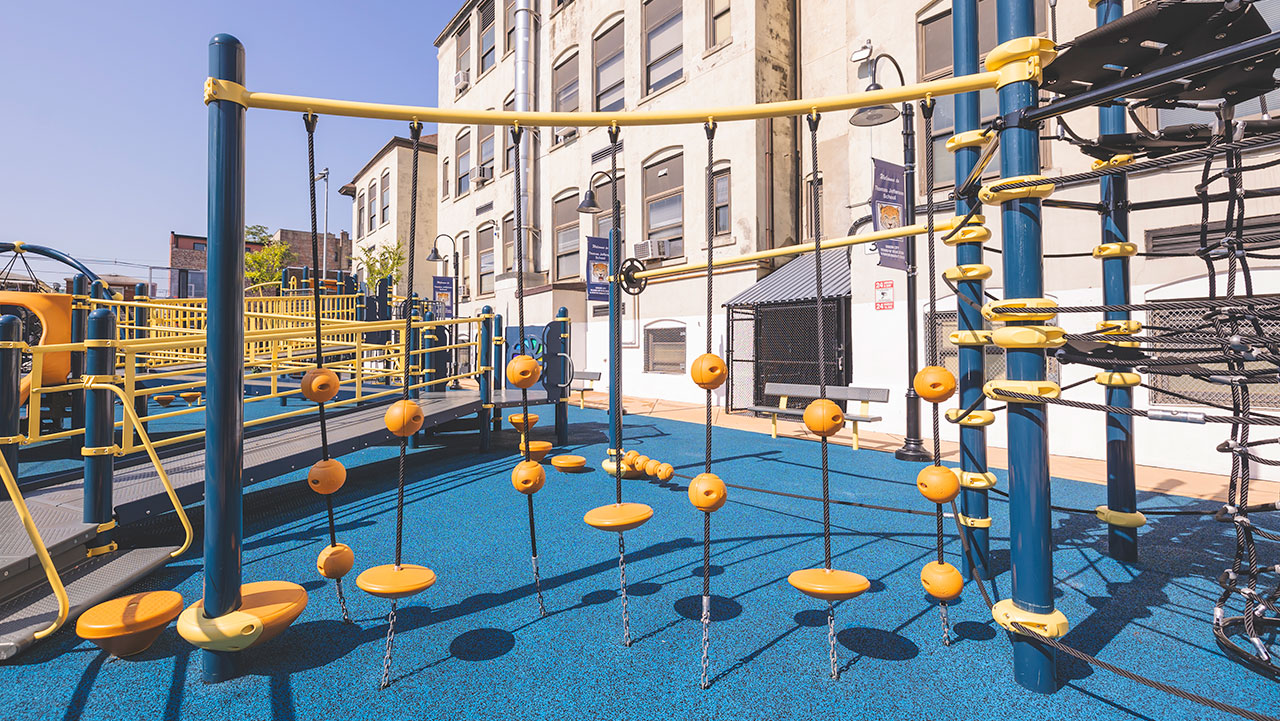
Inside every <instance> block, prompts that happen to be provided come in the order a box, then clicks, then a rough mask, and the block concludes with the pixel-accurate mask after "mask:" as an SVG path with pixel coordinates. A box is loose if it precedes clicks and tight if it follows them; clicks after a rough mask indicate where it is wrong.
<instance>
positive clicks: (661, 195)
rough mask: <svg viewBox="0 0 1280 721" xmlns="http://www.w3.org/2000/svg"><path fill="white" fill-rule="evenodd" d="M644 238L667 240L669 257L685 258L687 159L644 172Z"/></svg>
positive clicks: (665, 162) (674, 159) (679, 157)
mask: <svg viewBox="0 0 1280 721" xmlns="http://www.w3.org/2000/svg"><path fill="white" fill-rule="evenodd" d="M643 182H644V237H645V239H646V240H664V241H666V243H667V257H669V258H676V257H679V256H682V255H684V155H683V154H682V155H677V156H674V157H672V158H668V159H666V160H663V161H660V162H657V163H654V164H652V165H650V166H648V167H646V168H645V169H644V181H643Z"/></svg>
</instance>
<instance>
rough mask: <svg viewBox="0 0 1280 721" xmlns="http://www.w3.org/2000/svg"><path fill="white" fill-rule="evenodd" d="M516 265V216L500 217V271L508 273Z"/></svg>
mask: <svg viewBox="0 0 1280 721" xmlns="http://www.w3.org/2000/svg"><path fill="white" fill-rule="evenodd" d="M515 267H516V216H514V215H508V216H507V217H505V218H503V219H502V272H504V273H510V272H511V271H512V270H515Z"/></svg>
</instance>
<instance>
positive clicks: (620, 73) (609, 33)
mask: <svg viewBox="0 0 1280 721" xmlns="http://www.w3.org/2000/svg"><path fill="white" fill-rule="evenodd" d="M622 26H623V24H622V23H621V22H619V23H617V24H616V25H614V26H613V27H611V28H609V29H608V30H606V31H604V32H603V33H602V34H601V35H600V37H598V38H596V39H595V41H594V42H593V45H594V48H593V54H594V56H595V59H596V65H595V76H596V78H595V80H596V88H595V91H596V99H595V108H596V110H599V111H611V110H621V109H622V106H623V105H624V104H625V102H626V97H625V96H626V68H625V66H624V64H623V60H624V55H623V45H624V42H623V41H624V35H623V27H622Z"/></svg>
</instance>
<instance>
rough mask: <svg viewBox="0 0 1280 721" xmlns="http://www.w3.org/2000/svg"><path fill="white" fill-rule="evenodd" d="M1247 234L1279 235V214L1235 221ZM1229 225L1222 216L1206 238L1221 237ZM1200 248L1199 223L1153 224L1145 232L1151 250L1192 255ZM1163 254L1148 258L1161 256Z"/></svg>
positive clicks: (1212, 240)
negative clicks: (1157, 226) (1170, 226)
mask: <svg viewBox="0 0 1280 721" xmlns="http://www.w3.org/2000/svg"><path fill="white" fill-rule="evenodd" d="M1237 227H1238V232H1239V233H1240V234H1241V235H1243V236H1244V237H1245V238H1256V237H1261V236H1267V237H1274V236H1276V235H1280V215H1255V216H1250V217H1246V218H1245V219H1244V225H1243V226H1236V225H1235V224H1234V223H1233V224H1232V228H1233V229H1236V228H1237ZM1226 232H1227V225H1226V223H1225V222H1223V221H1221V220H1217V221H1213V222H1211V223H1209V225H1208V234H1207V236H1206V237H1205V240H1206V242H1207V243H1208V244H1209V245H1210V246H1213V245H1214V244H1215V243H1219V242H1221V241H1222V239H1223V237H1224V236H1225V235H1226ZM1199 250H1200V224H1199V223H1196V224H1194V225H1179V226H1175V227H1172V228H1151V229H1148V230H1147V232H1146V248H1145V251H1146V252H1148V253H1160V254H1166V253H1167V254H1170V255H1174V254H1176V255H1185V256H1187V257H1193V256H1194V255H1195V253H1196V252H1197V251H1199ZM1159 258H1160V256H1158V255H1157V256H1155V257H1152V258H1149V259H1148V260H1149V261H1150V260H1158V259H1159Z"/></svg>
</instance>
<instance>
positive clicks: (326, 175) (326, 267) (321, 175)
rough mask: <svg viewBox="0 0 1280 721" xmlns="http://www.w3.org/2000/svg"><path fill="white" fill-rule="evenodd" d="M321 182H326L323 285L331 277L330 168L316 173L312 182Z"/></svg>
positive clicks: (321, 269) (322, 258) (321, 273)
mask: <svg viewBox="0 0 1280 721" xmlns="http://www.w3.org/2000/svg"><path fill="white" fill-rule="evenodd" d="M321 180H323V181H324V250H323V251H322V252H323V255H322V256H321V257H320V280H319V281H318V282H320V283H322V284H323V283H324V281H325V280H326V279H328V277H329V169H328V168H325V169H324V170H321V171H320V172H319V173H316V177H315V179H314V180H313V181H312V182H316V183H318V182H320V181H321Z"/></svg>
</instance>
